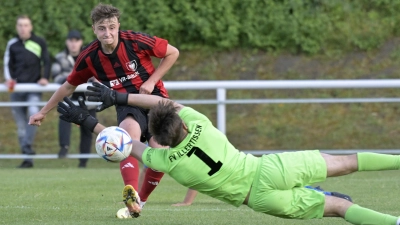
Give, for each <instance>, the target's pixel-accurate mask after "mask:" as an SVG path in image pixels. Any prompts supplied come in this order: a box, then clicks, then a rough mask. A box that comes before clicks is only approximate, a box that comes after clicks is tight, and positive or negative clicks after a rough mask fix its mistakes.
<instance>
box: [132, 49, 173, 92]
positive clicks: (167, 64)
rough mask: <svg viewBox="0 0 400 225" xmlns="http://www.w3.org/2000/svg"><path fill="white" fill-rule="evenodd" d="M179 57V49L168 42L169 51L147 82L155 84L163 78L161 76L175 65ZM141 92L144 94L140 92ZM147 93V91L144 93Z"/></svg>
mask: <svg viewBox="0 0 400 225" xmlns="http://www.w3.org/2000/svg"><path fill="white" fill-rule="evenodd" d="M178 57H179V51H178V49H177V48H175V47H174V46H172V45H170V44H168V45H167V51H166V53H165V56H164V58H162V59H161V61H160V64H159V65H158V67H157V69H156V70H155V71H154V73H153V74H152V75H151V76H150V77H149V79H148V80H147V81H146V83H148V82H150V83H151V84H152V85H153V86H154V85H155V84H156V83H157V82H158V81H159V80H161V78H162V77H163V76H164V75H165V74H166V73H167V72H168V70H169V69H171V67H172V66H173V65H174V63H175V62H176V60H177V59H178ZM140 94H142V93H141V92H140ZM143 94H145V93H143Z"/></svg>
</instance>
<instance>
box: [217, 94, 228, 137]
mask: <svg viewBox="0 0 400 225" xmlns="http://www.w3.org/2000/svg"><path fill="white" fill-rule="evenodd" d="M225 100H226V89H225V88H218V89H217V101H218V104H217V127H218V129H219V130H220V131H221V132H222V133H224V134H225V133H226V104H225Z"/></svg>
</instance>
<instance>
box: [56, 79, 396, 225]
mask: <svg viewBox="0 0 400 225" xmlns="http://www.w3.org/2000/svg"><path fill="white" fill-rule="evenodd" d="M93 85H94V86H89V87H88V91H87V92H86V93H85V95H86V96H87V99H88V100H89V101H97V102H102V104H101V105H99V106H98V110H103V109H105V108H108V107H110V106H113V105H115V104H120V105H124V104H129V105H135V106H140V107H143V108H148V109H150V112H149V129H150V133H151V134H152V135H153V137H154V138H155V140H156V141H157V142H158V143H159V144H161V145H163V146H170V148H166V149H154V148H151V147H148V146H146V145H145V144H143V143H141V142H139V141H135V140H133V145H132V152H131V155H132V156H134V157H135V158H137V159H138V160H139V161H141V162H143V163H144V164H145V165H146V166H148V167H150V168H153V169H156V170H159V171H162V172H164V173H167V174H169V175H170V176H171V177H172V178H174V179H175V180H176V181H177V182H179V183H180V184H182V185H184V186H186V187H188V188H191V189H194V190H197V191H199V192H201V193H203V194H206V195H209V196H211V197H213V198H216V199H219V200H221V201H223V202H226V203H228V204H231V205H234V206H236V207H238V206H240V205H242V204H245V205H247V206H248V207H250V208H252V209H253V210H254V211H257V212H262V213H266V214H269V215H273V216H277V217H282V218H290V219H316V218H322V217H342V218H344V219H345V220H346V221H348V222H349V223H352V224H370V225H374V224H376V225H400V219H399V217H396V216H391V215H387V214H383V213H379V212H376V211H373V210H370V209H367V208H364V207H361V206H359V205H357V204H353V203H352V202H351V201H348V200H346V199H344V198H337V197H334V196H329V195H324V194H323V193H322V192H318V191H315V190H312V189H309V188H306V187H304V186H306V185H310V184H313V183H317V182H323V181H325V179H326V178H327V177H334V176H341V175H346V174H350V173H353V172H356V171H375V170H399V169H400V156H394V155H384V154H377V153H358V154H354V155H345V156H333V155H328V154H324V153H320V152H319V151H318V150H312V151H311V150H309V151H298V152H290V153H278V154H269V155H263V156H262V157H259V158H258V157H255V156H253V155H251V154H244V153H243V152H240V151H238V150H237V149H236V148H235V147H234V146H233V145H232V144H231V143H230V142H229V141H228V139H227V137H226V136H225V135H224V134H223V133H221V132H220V131H219V130H218V129H217V128H215V127H214V126H213V125H212V123H211V121H210V120H209V119H208V118H207V117H206V116H204V115H203V114H201V113H199V112H197V111H196V110H194V109H192V108H190V107H185V106H183V105H181V104H178V103H176V102H174V101H172V100H169V99H163V98H161V97H158V96H153V95H143V94H127V93H118V92H116V91H114V90H111V89H109V88H107V87H105V86H103V85H101V84H97V83H94V84H93ZM64 100H65V101H66V102H67V103H68V104H65V103H63V102H60V103H59V105H58V112H60V113H61V119H64V120H66V121H69V122H73V123H76V124H79V125H82V126H85V127H87V128H89V129H90V130H92V131H93V132H94V133H99V132H101V131H102V130H103V129H104V128H105V127H104V126H103V125H101V124H100V123H98V121H97V119H96V118H94V117H91V116H90V114H89V113H88V112H87V110H86V109H85V104H84V101H83V100H81V101H80V102H79V103H80V107H78V106H75V105H74V104H73V103H72V102H71V101H69V100H68V99H64ZM123 195H124V198H125V203H126V204H127V206H128V208H129V210H130V211H131V212H132V213H140V207H137V202H135V201H137V194H136V191H135V190H133V188H129V187H128V188H125V189H124V192H123Z"/></svg>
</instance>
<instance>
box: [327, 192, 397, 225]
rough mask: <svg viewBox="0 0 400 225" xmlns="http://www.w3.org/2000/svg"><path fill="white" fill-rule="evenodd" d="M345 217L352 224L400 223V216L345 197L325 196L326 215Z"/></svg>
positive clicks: (389, 224) (391, 224) (384, 224)
mask: <svg viewBox="0 0 400 225" xmlns="http://www.w3.org/2000/svg"><path fill="white" fill-rule="evenodd" d="M337 216H340V217H342V218H344V219H345V220H346V221H347V222H349V223H352V224H369V225H399V224H400V218H398V217H395V216H391V215H388V214H383V213H379V212H376V211H374V210H371V209H367V208H364V207H361V206H359V205H357V204H353V203H351V202H349V201H347V200H345V199H341V198H335V197H333V196H325V206H324V217H337Z"/></svg>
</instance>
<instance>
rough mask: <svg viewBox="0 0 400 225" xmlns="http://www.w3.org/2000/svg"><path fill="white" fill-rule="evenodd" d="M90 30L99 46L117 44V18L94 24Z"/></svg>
mask: <svg viewBox="0 0 400 225" xmlns="http://www.w3.org/2000/svg"><path fill="white" fill-rule="evenodd" d="M92 28H93V32H94V33H95V34H96V36H97V39H99V41H100V42H101V44H103V45H114V44H115V45H116V44H117V43H118V30H119V22H118V19H117V17H112V18H109V19H105V20H103V21H99V22H96V23H95V24H94V25H93V26H92Z"/></svg>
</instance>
